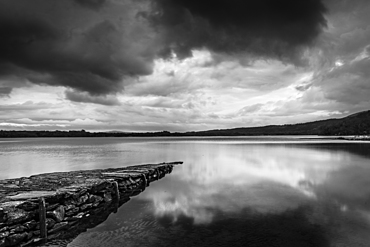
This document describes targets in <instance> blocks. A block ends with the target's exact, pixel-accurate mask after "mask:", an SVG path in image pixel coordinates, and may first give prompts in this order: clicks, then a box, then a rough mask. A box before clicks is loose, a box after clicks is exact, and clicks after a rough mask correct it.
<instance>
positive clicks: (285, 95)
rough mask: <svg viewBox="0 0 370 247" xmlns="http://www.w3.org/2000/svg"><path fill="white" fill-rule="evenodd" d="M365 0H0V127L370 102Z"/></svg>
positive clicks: (355, 107)
mask: <svg viewBox="0 0 370 247" xmlns="http://www.w3.org/2000/svg"><path fill="white" fill-rule="evenodd" d="M369 13H370V1H368V0H304V1H297V0H258V1H256V0H62V1H61V0H32V1H31V0H0V34H1V36H0V129H4V130H6V129H14V130H18V129H26V130H56V129H59V130H70V129H73V130H78V129H85V130H90V131H105V130H120V131H162V130H168V131H193V130H194V131H196V130H207V129H219V128H232V127H249V126H260V125H269V124H286V123H299V122H307V121H314V120H319V119H326V118H332V117H343V116H346V115H349V114H352V113H355V112H358V111H363V110H369V109H370V14H369Z"/></svg>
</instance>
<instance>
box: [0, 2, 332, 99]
mask: <svg viewBox="0 0 370 247" xmlns="http://www.w3.org/2000/svg"><path fill="white" fill-rule="evenodd" d="M92 9H93V10H99V11H91V10H92ZM324 13H325V8H324V6H323V4H322V3H321V2H320V1H319V0H305V1H295V0H294V1H293V0H281V1H276V0H260V1H251V0H227V1H226V0H212V1H211V0H203V1H195V0H142V1H131V0H127V1H125V0H122V1H113V0H65V1H56V0H54V1H53V0H34V1H29V0H0V78H6V77H12V78H19V79H20V80H23V81H30V82H32V83H35V84H46V85H52V86H64V87H67V88H70V89H72V90H76V92H77V91H79V92H88V93H89V94H90V96H92V97H94V96H97V95H103V94H112V93H113V94H114V93H116V92H118V91H122V90H123V86H124V82H123V81H124V80H125V79H127V78H128V77H137V76H142V75H148V74H151V73H152V69H153V63H154V60H155V59H156V58H158V57H168V55H169V54H171V52H175V53H177V55H178V56H179V57H180V58H181V57H182V58H184V57H187V56H190V55H191V50H192V49H197V48H199V49H201V48H205V49H209V50H211V51H212V52H214V53H218V54H221V57H224V56H225V57H227V58H230V57H233V56H234V55H237V56H239V57H240V56H242V55H241V54H244V53H245V54H249V55H252V56H253V57H258V58H274V59H280V60H282V61H286V62H293V63H295V64H300V63H301V62H302V60H301V51H302V48H303V47H306V46H309V45H311V44H313V42H314V41H315V38H316V37H317V35H318V34H319V33H320V31H321V29H322V28H323V27H324V26H325V19H324V17H323V14H324ZM226 54H227V55H226Z"/></svg>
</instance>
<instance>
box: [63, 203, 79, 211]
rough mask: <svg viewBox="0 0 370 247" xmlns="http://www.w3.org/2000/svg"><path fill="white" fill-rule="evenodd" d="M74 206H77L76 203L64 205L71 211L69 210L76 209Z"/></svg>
mask: <svg viewBox="0 0 370 247" xmlns="http://www.w3.org/2000/svg"><path fill="white" fill-rule="evenodd" d="M74 208H76V205H74V204H66V205H64V210H65V211H69V210H71V209H74Z"/></svg>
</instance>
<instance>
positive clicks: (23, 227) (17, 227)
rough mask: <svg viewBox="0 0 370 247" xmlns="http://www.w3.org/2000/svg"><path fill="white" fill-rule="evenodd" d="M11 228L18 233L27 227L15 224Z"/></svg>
mask: <svg viewBox="0 0 370 247" xmlns="http://www.w3.org/2000/svg"><path fill="white" fill-rule="evenodd" d="M11 230H12V232H15V233H20V232H24V231H26V230H27V227H25V226H22V225H17V226H14V227H12V229H11Z"/></svg>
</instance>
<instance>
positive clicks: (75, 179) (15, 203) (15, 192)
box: [0, 162, 182, 247]
mask: <svg viewBox="0 0 370 247" xmlns="http://www.w3.org/2000/svg"><path fill="white" fill-rule="evenodd" d="M178 164H182V162H171V163H160V164H147V165H138V166H129V167H123V168H109V169H98V170H86V171H73V172H56V173H48V174H40V175H34V176H31V177H22V178H15V179H7V180H0V247H8V246H34V245H40V244H42V243H45V242H47V241H53V240H57V239H62V238H63V239H66V238H71V237H74V236H76V235H78V234H79V233H81V232H83V231H85V230H86V229H87V228H91V227H94V226H95V225H97V224H99V223H101V222H103V221H104V220H105V219H106V218H107V217H108V216H109V214H110V213H112V212H114V211H115V210H117V209H118V207H119V206H121V205H122V204H123V203H125V202H127V201H128V200H130V197H132V196H135V195H138V194H139V193H141V192H142V191H143V190H144V189H145V188H146V187H147V186H148V185H149V183H150V182H153V181H155V180H158V179H160V178H162V177H164V176H165V174H167V173H171V172H172V169H173V166H174V165H178Z"/></svg>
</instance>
